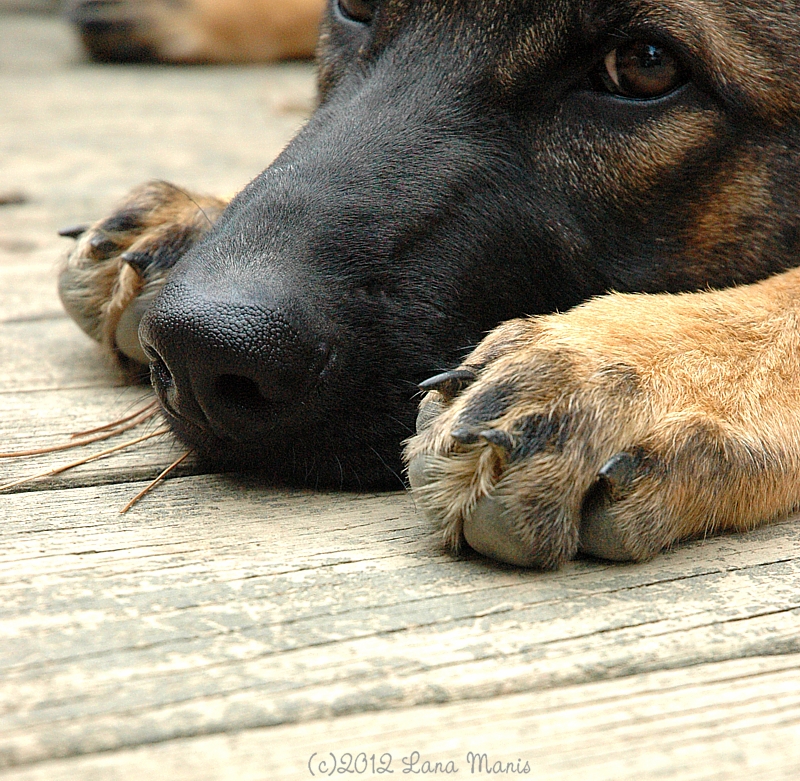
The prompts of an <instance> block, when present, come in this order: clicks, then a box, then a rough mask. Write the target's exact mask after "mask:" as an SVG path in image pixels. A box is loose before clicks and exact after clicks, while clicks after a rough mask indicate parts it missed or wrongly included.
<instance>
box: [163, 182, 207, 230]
mask: <svg viewBox="0 0 800 781" xmlns="http://www.w3.org/2000/svg"><path fill="white" fill-rule="evenodd" d="M158 182H159V184H165V185H167V187H171V188H172V189H173V190H175V192H177V193H180V194H181V195H182V196H183V197H184V198H186V200H187V201H190V202H191V203H193V204H194V205H195V206H196V207H197V208H198V210H199V211H200V213H201V214H202V215H203V217H205V218H206V222H207V223H208V224H209V226H211V227H212V228H213V227H214V223H213V221H212V220H211V218H210V217H209V216H208V215H207V214H206V211H205V209H203V207H202V206H201V205H200V204H199V203H198V202H197V201H196V200H195V199H194V198H192V196H191V195H189V193H187V192H186V190H184V189H182V188H181V187H178V186H177V185H176V184H173V183H172V182H168V181H167V180H166V179H159V180H158Z"/></svg>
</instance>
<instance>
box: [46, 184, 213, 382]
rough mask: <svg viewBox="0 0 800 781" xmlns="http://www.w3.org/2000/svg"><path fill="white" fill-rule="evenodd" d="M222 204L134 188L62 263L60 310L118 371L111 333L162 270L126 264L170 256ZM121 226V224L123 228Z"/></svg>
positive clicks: (158, 187)
mask: <svg viewBox="0 0 800 781" xmlns="http://www.w3.org/2000/svg"><path fill="white" fill-rule="evenodd" d="M225 205H226V201H224V200H222V199H220V198H214V197H210V196H204V195H197V194H191V193H187V192H185V191H184V190H181V189H180V188H177V187H175V186H173V185H171V184H168V183H166V182H152V183H150V184H145V185H142V186H141V187H137V188H136V189H135V190H133V191H132V192H131V193H129V194H128V196H127V197H126V198H125V200H124V201H123V202H122V203H121V204H119V205H118V207H117V209H116V210H115V211H114V213H113V215H112V216H111V217H109V218H105V219H103V220H100V221H99V222H97V223H95V224H94V225H92V226H91V227H89V228H88V229H87V230H86V232H85V233H83V235H82V236H81V237H80V239H79V241H78V243H77V244H76V245H75V248H74V250H73V251H72V252H71V253H70V255H69V257H68V258H67V259H66V260H65V261H64V263H63V265H62V268H61V271H60V273H59V294H60V296H61V300H62V302H63V304H64V307H65V308H66V310H67V311H68V312H69V313H70V315H71V316H72V317H73V318H74V320H75V321H76V322H77V323H78V325H80V326H81V328H82V329H83V330H84V331H85V332H86V333H87V334H88V335H89V336H91V337H92V338H93V339H95V340H97V341H98V342H100V343H101V344H102V345H103V346H104V347H105V348H106V349H108V350H109V351H110V352H111V353H112V354H113V355H114V356H115V357H116V358H117V360H119V361H120V362H121V363H122V365H123V366H125V364H126V361H125V360H124V357H123V356H121V355H120V353H119V351H118V350H117V344H116V331H117V326H118V324H119V322H120V318H121V317H122V315H123V313H124V311H125V310H126V308H127V307H128V306H130V305H131V303H133V301H134V300H135V299H136V298H137V296H140V295H142V294H143V293H146V292H149V291H150V290H156V289H160V287H161V285H162V284H163V282H164V279H165V278H166V270H159V269H157V268H155V269H154V273H150V274H146V275H145V276H144V277H143V276H142V275H141V274H140V273H139V272H137V271H136V270H134V268H133V267H132V266H131V265H130V264H129V263H128V262H126V259H125V256H126V255H137V256H139V257H141V258H147V257H153V258H155V257H156V256H157V255H158V253H162V254H163V253H164V252H169V251H173V252H175V253H177V255H176V257H177V256H179V255H180V254H181V253H182V252H183V251H185V248H186V246H188V245H189V244H192V243H194V242H195V241H197V239H198V238H199V237H200V236H201V235H202V234H203V233H205V232H206V231H207V230H208V229H209V228H210V227H211V225H212V224H213V222H214V221H215V220H216V219H217V218H218V217H219V215H220V214H221V213H222V210H223V209H224V208H225ZM126 223H127V224H126Z"/></svg>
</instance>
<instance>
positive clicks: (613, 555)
mask: <svg viewBox="0 0 800 781" xmlns="http://www.w3.org/2000/svg"><path fill="white" fill-rule="evenodd" d="M767 284H768V283H762V285H760V286H758V285H757V286H750V288H749V289H750V290H751V291H752V290H756V291H757V292H759V295H753V296H751V297H750V299H749V300H748V299H747V298H746V295H745V293H743V292H742V291H747V290H748V289H747V288H740V289H738V290H735V291H722V292H719V293H706V294H692V295H681V296H622V295H616V296H608V297H605V298H602V299H597V300H595V301H592V302H590V303H588V304H586V305H584V306H582V307H579V308H577V309H575V310H572V311H571V312H569V313H567V314H566V315H555V316H549V317H542V318H534V319H527V320H516V321H511V322H509V323H506V324H504V325H502V326H501V327H500V328H498V329H497V330H495V331H494V332H492V334H490V335H489V337H487V339H486V340H485V341H484V342H483V343H481V345H479V347H478V348H477V349H476V350H475V351H474V352H473V353H472V354H471V355H470V356H469V357H468V358H467V359H466V361H465V362H464V364H463V365H462V366H461V367H460V368H459V369H458V370H456V371H455V372H450V373H446V374H444V375H440V376H439V377H437V378H433V379H432V380H430V381H428V382H427V383H424V384H423V386H424V389H426V390H428V391H429V393H428V395H427V396H426V398H425V399H424V401H423V404H422V407H421V410H420V416H419V420H418V433H417V435H416V436H415V437H413V438H412V439H411V440H410V441H409V443H408V444H407V450H406V460H407V463H408V469H409V479H410V482H411V485H412V488H413V489H414V495H415V496H416V499H417V501H418V503H419V505H420V506H421V507H422V508H423V510H424V511H425V513H426V514H427V515H428V516H429V517H430V518H431V519H432V520H433V521H434V522H435V523H436V524H438V525H439V526H440V528H441V529H442V531H443V534H444V537H445V539H446V541H447V542H448V543H449V544H450V545H451V546H453V547H458V546H459V544H461V542H462V541H466V542H467V543H468V544H469V545H470V546H471V547H473V548H474V549H476V550H478V551H479V552H481V553H483V554H485V555H487V556H490V557H492V558H496V559H499V560H501V561H505V562H508V563H512V564H516V565H521V566H537V567H543V568H554V567H558V566H559V565H561V564H563V563H564V562H565V561H566V560H568V559H570V558H572V557H573V556H574V555H575V554H576V553H577V552H578V550H579V549H580V550H583V551H585V552H588V553H591V554H594V555H597V556H601V557H604V558H609V559H617V560H641V559H646V558H648V557H651V556H653V555H655V554H656V553H657V552H658V551H659V550H661V549H662V548H664V547H665V546H668V545H670V544H672V543H673V542H675V541H676V540H679V539H682V538H685V537H689V536H693V535H698V534H704V533H710V532H713V531H717V530H720V529H744V528H750V527H752V526H754V525H756V524H757V523H762V522H765V521H768V520H771V519H774V518H776V517H779V516H781V515H783V514H786V513H788V512H789V511H790V510H791V509H792V508H793V507H794V506H796V505H797V503H798V501H799V500H800V442H799V441H798V439H799V437H798V434H800V426H798V424H797V420H798V419H800V417H798V413H800V396H799V394H798V390H797V389H798V383H797V382H796V381H793V382H791V383H789V382H787V377H786V375H787V373H789V375H790V376H794V377H796V376H797V372H798V368H799V367H798V366H797V365H796V364H797V362H798V359H797V355H798V354H799V353H800V349H799V348H800V339H798V332H797V329H796V327H795V320H796V313H793V312H792V311H786V310H785V309H783V308H781V307H782V306H783V304H778V305H775V301H774V297H770V296H769V295H762V296H760V293H761V292H763V291H762V288H764V287H765V286H766V285H767ZM759 296H760V298H759ZM792 373H794V374H792Z"/></svg>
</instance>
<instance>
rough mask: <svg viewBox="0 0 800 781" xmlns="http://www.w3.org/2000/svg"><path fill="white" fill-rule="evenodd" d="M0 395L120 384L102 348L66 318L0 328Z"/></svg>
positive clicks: (16, 322) (11, 324)
mask: <svg viewBox="0 0 800 781" xmlns="http://www.w3.org/2000/svg"><path fill="white" fill-rule="evenodd" d="M0 365H1V366H2V367H3V371H2V373H0V394H3V393H8V392H10V391H27V390H46V389H56V388H86V389H87V391H86V392H87V393H88V392H90V391H89V390H88V389H89V388H92V387H106V388H107V387H108V386H109V385H114V384H117V385H121V384H123V379H122V377H121V376H120V375H119V374H117V373H116V372H115V370H114V367H113V366H112V365H111V363H110V362H108V361H105V360H104V358H103V356H102V354H101V352H100V348H99V347H98V346H97V345H96V344H95V343H94V342H93V341H92V340H91V339H89V337H88V336H85V335H83V334H82V333H81V332H80V331H79V329H78V327H77V326H76V325H75V324H74V323H73V322H72V321H71V320H70V319H69V318H67V317H66V316H59V317H55V318H53V319H52V320H51V319H46V320H31V321H12V322H7V323H3V324H0Z"/></svg>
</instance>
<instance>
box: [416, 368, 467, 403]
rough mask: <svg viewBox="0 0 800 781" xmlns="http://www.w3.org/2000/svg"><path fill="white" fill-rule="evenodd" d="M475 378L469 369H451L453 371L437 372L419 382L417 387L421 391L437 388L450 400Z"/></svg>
mask: <svg viewBox="0 0 800 781" xmlns="http://www.w3.org/2000/svg"><path fill="white" fill-rule="evenodd" d="M476 379H477V376H476V374H475V372H474V371H472V370H471V369H453V371H449V372H444V373H443V374H437V375H436V376H435V377H431V378H430V379H427V380H425V381H424V382H421V383H420V384H419V389H420V390H423V391H430V390H437V391H439V393H441V394H442V396H444V398H445V399H446V400H447V401H450V400H451V399H454V398H455V397H456V396H457V395H458V394H459V393H461V391H463V390H464V388H467V387H469V386H470V385H471V384H472V383H473V382H475V380H476Z"/></svg>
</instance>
